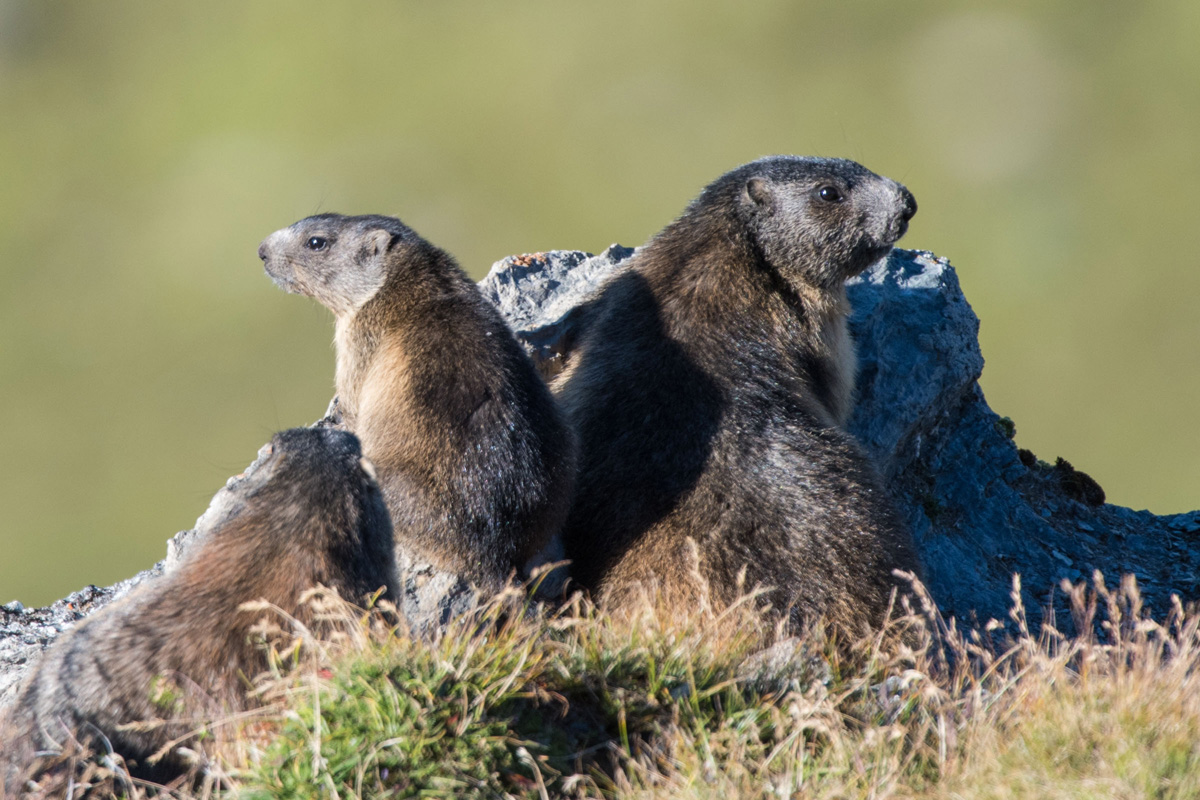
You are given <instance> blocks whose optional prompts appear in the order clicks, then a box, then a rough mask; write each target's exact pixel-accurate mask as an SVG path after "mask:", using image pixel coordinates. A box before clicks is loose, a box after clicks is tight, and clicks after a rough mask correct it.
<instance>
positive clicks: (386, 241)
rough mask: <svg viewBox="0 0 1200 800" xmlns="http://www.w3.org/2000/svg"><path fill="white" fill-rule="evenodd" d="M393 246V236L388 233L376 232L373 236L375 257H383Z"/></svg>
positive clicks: (372, 250)
mask: <svg viewBox="0 0 1200 800" xmlns="http://www.w3.org/2000/svg"><path fill="white" fill-rule="evenodd" d="M391 246H392V235H391V234H390V233H388V232H387V231H375V232H374V233H372V234H371V252H372V254H373V255H377V256H379V255H383V254H384V253H386V252H387V251H388V250H389V249H391Z"/></svg>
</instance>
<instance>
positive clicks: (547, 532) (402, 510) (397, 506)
mask: <svg viewBox="0 0 1200 800" xmlns="http://www.w3.org/2000/svg"><path fill="white" fill-rule="evenodd" d="M259 255H260V256H261V257H262V259H263V262H264V264H265V266H266V270H267V273H268V274H269V275H270V276H271V277H272V278H273V279H274V280H275V282H276V283H278V284H279V285H280V286H281V287H283V288H284V289H287V290H288V291H293V292H299V293H302V294H306V295H309V296H311V297H314V298H316V299H317V300H318V301H320V302H321V303H322V304H324V305H325V306H327V307H328V308H330V309H331V310H332V311H333V312H334V315H335V317H336V332H335V341H336V345H337V393H338V404H339V408H340V409H341V412H342V416H343V421H344V423H345V425H346V426H347V428H348V429H349V430H351V431H353V432H354V433H356V434H358V436H359V438H360V439H361V440H362V443H363V451H364V452H365V453H366V454H367V457H368V458H370V459H371V460H372V461H373V462H374V463H375V466H376V468H377V469H378V471H379V480H380V485H381V486H382V487H383V491H384V495H385V497H386V499H387V504H388V509H389V510H390V511H391V514H392V520H393V523H394V524H395V529H396V541H397V547H398V548H404V549H408V551H409V552H410V553H412V555H413V556H415V558H416V560H418V561H421V560H427V561H430V562H432V563H433V564H435V565H436V566H439V567H441V568H444V569H448V570H452V571H455V572H459V573H465V574H467V575H468V576H470V577H471V578H473V579H474V580H476V581H478V582H479V583H480V584H482V585H484V586H487V587H493V588H494V587H496V586H498V585H499V584H500V583H501V582H502V581H503V580H505V579H506V578H507V577H509V575H510V574H511V573H512V572H513V571H514V570H520V569H521V568H522V567H523V566H524V565H525V563H526V562H527V561H528V560H529V559H530V558H532V557H533V556H535V555H536V554H537V553H538V552H539V551H541V550H542V548H544V547H545V546H546V545H547V543H548V542H549V541H550V539H551V537H552V536H554V535H556V534H557V533H558V532H559V529H560V528H561V525H562V522H563V520H564V519H565V516H566V512H567V506H568V503H569V502H570V495H571V487H572V484H573V480H574V461H573V439H572V437H571V435H570V433H569V429H568V428H567V426H566V423H565V421H564V420H563V418H562V416H561V414H560V412H559V410H558V407H557V405H556V403H555V401H554V398H553V397H552V396H551V394H550V392H549V390H548V389H547V388H546V386H545V384H544V383H543V382H542V379H541V378H540V376H539V375H538V373H537V370H536V369H535V368H534V366H533V363H532V362H531V361H530V359H529V357H528V356H527V355H526V354H525V352H524V350H522V349H521V347H520V345H519V344H518V343H517V341H516V339H515V338H514V336H513V334H512V332H511V331H510V330H509V329H508V327H507V326H506V325H505V323H504V320H503V318H502V317H501V316H500V314H499V312H498V311H497V310H496V309H495V308H493V307H492V306H491V305H490V304H489V303H488V302H487V301H486V300H485V299H484V297H483V296H482V295H481V294H480V292H479V290H478V289H477V288H476V286H475V285H474V284H473V283H472V282H471V281H470V279H469V278H468V277H467V276H466V274H465V273H464V272H463V271H462V270H461V269H460V268H459V267H458V265H457V264H456V263H455V262H454V260H453V259H452V258H451V257H450V255H449V254H447V253H446V252H444V251H443V250H440V249H438V248H437V247H434V246H433V245H431V244H430V243H429V242H427V241H425V240H424V239H422V238H421V237H420V236H418V235H417V234H416V233H414V232H413V231H412V230H410V229H409V228H408V227H407V226H405V225H404V224H403V223H401V222H400V221H399V220H396V219H393V218H391V217H381V216H362V217H346V216H341V215H338V214H321V215H319V216H315V217H309V218H307V219H303V220H301V221H299V222H297V223H296V224H294V225H292V226H291V227H288V228H284V229H283V230H280V231H277V232H275V233H274V234H272V235H271V236H269V237H268V238H267V239H266V240H265V241H264V242H263V244H262V246H261V247H260V248H259Z"/></svg>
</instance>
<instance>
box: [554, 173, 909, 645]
mask: <svg viewBox="0 0 1200 800" xmlns="http://www.w3.org/2000/svg"><path fill="white" fill-rule="evenodd" d="M915 211H916V203H915V201H914V200H913V197H912V195H911V194H910V193H909V192H908V190H907V189H905V188H904V187H903V186H900V185H899V184H897V183H895V182H893V181H891V180H888V179H887V178H882V177H880V176H878V175H875V174H874V173H872V172H870V171H868V170H867V169H865V168H863V167H862V166H860V165H858V164H856V163H854V162H851V161H844V160H839V159H818V158H799V157H788V156H777V157H771V158H766V159H762V160H760V161H756V162H753V163H750V164H747V165H744V166H742V167H740V168H738V169H736V170H733V171H732V172H729V173H728V174H726V175H724V176H722V177H721V178H719V179H718V180H716V181H715V182H713V183H712V184H711V185H709V186H708V187H707V188H705V189H704V191H703V192H702V193H701V194H700V196H699V197H698V198H697V199H696V200H695V201H693V202H692V203H691V205H690V206H688V208H687V209H686V211H685V212H684V213H683V215H682V216H681V217H680V218H679V219H677V220H676V221H675V222H673V223H672V224H670V225H668V226H667V227H666V228H665V229H664V230H663V231H661V232H660V233H659V234H657V235H656V236H655V237H654V238H653V239H651V241H650V242H649V243H647V244H646V246H645V247H644V248H642V249H641V250H640V251H639V252H638V253H637V254H636V255H635V256H634V257H633V260H632V262H631V264H630V268H629V269H628V270H625V271H623V272H622V273H620V274H619V275H617V276H616V277H615V278H613V279H612V280H611V281H610V282H609V283H608V284H607V285H606V286H604V287H602V289H601V290H600V291H599V292H598V294H597V295H596V296H595V297H594V299H593V300H592V301H591V302H590V306H589V307H588V308H586V309H585V313H586V315H587V318H588V320H589V322H588V325H587V327H586V329H585V331H584V333H583V334H582V337H581V340H580V342H579V344H578V346H577V349H576V351H575V352H574V353H573V354H572V355H571V360H570V361H569V363H568V366H567V368H566V370H565V372H564V373H563V374H562V375H560V376H559V378H558V379H557V380H556V381H555V383H554V388H555V391H556V394H557V396H558V397H559V399H560V401H561V403H562V404H563V408H564V410H565V411H566V413H567V414H568V417H569V419H570V420H571V421H572V423H573V424H574V426H575V427H576V430H577V433H578V435H579V441H580V454H579V458H580V468H579V475H578V482H577V486H576V500H575V503H574V505H573V507H572V511H571V514H570V517H569V519H568V522H567V525H566V528H565V529H564V542H565V545H566V554H567V556H568V558H570V559H572V569H573V574H574V575H575V576H576V578H577V579H579V580H580V581H581V583H583V584H584V585H585V586H588V587H591V588H594V589H599V590H600V591H601V594H602V596H603V597H604V598H607V600H608V602H609V603H610V604H612V603H614V602H617V601H618V599H619V598H621V597H624V596H625V594H626V593H627V592H628V591H629V590H630V589H631V588H632V587H635V586H638V585H640V586H641V587H643V588H651V587H652V588H653V589H654V590H655V591H657V592H658V593H659V598H660V600H661V601H662V602H664V603H666V604H667V605H668V606H676V607H678V608H680V609H681V610H686V609H688V608H694V607H696V605H697V604H698V603H700V602H702V601H703V600H705V599H708V600H711V601H717V602H723V601H729V600H732V599H733V597H732V595H733V594H734V593H735V592H736V587H737V586H738V579H739V577H740V576H744V577H745V588H746V589H749V588H752V587H753V586H755V585H756V584H757V585H760V586H762V587H770V593H769V594H768V597H769V599H770V601H771V603H772V605H773V607H774V608H775V609H777V610H780V611H782V610H784V609H790V610H791V613H792V615H793V618H795V619H797V620H801V619H812V618H815V617H817V616H823V617H825V618H827V619H829V620H832V621H833V622H835V623H837V624H840V625H843V626H849V627H853V628H854V629H855V630H856V632H857V630H858V629H860V628H861V627H862V626H863V625H864V624H871V623H874V622H877V621H878V619H879V618H880V616H881V615H882V613H883V611H884V609H885V606H886V602H887V598H888V595H889V593H890V590H891V587H892V586H893V584H894V580H893V577H892V574H891V573H892V570H893V568H904V569H915V568H916V558H915V555H914V552H913V546H912V542H911V539H910V536H909V534H908V532H907V530H906V528H905V526H904V525H903V523H902V522H901V521H900V520H899V518H898V517H897V515H896V513H895V511H894V509H893V508H892V505H891V503H890V502H889V500H888V497H887V492H886V490H885V489H884V487H883V486H882V485H881V482H880V479H879V478H878V476H877V475H876V473H875V471H874V469H873V468H872V466H871V464H870V463H869V462H868V459H867V458H866V457H865V455H864V454H863V453H862V452H861V451H860V449H859V448H858V447H857V445H856V443H855V442H854V441H853V439H852V438H851V437H850V436H849V435H848V434H847V433H845V432H844V431H843V430H842V429H841V427H840V426H841V424H842V423H843V422H844V421H845V420H846V418H847V416H848V415H849V412H850V408H851V395H852V391H853V381H854V351H853V347H852V344H851V341H850V337H849V334H848V332H847V328H846V315H847V312H848V303H847V299H846V294H845V288H844V282H845V280H846V279H847V278H849V277H851V276H853V275H856V274H858V273H859V272H861V271H862V270H864V269H865V268H866V267H867V266H869V265H870V264H872V263H873V262H875V261H878V260H879V259H881V258H884V257H885V256H886V255H887V253H888V252H889V251H890V250H891V248H892V244H893V243H894V242H895V241H896V240H897V239H899V238H900V237H901V236H902V235H903V234H904V232H905V230H906V229H907V225H908V220H909V219H910V218H911V217H912V215H913V214H914V213H915ZM743 571H744V572H743Z"/></svg>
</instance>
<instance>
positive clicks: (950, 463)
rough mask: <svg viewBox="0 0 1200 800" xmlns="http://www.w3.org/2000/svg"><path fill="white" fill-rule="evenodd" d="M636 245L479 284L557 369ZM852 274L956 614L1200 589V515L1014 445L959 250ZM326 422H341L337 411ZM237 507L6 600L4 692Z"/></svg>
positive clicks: (858, 314)
mask: <svg viewBox="0 0 1200 800" xmlns="http://www.w3.org/2000/svg"><path fill="white" fill-rule="evenodd" d="M632 252H633V251H632V250H631V249H629V248H625V247H620V246H618V245H614V246H612V247H610V248H609V249H608V250H606V251H605V252H604V253H602V254H600V255H597V256H589V255H588V254H586V253H579V252H576V251H554V252H549V253H537V254H531V255H523V256H513V257H510V258H507V259H504V260H503V261H501V262H498V263H497V264H496V265H495V266H494V267H493V268H492V271H491V273H490V274H489V275H488V276H487V277H486V278H485V279H484V280H483V281H482V282H481V283H480V288H481V289H482V290H483V292H484V294H485V295H486V296H487V297H488V298H489V299H490V300H491V301H492V302H493V303H495V304H496V305H497V306H498V307H499V308H500V309H501V311H502V312H503V313H504V315H505V317H506V318H507V319H508V321H509V324H510V325H511V326H512V328H513V330H514V331H516V333H517V335H518V336H519V337H520V338H521V340H522V341H523V342H524V343H525V345H526V347H527V349H528V350H529V352H530V354H531V355H533V356H534V358H535V359H537V360H538V362H539V364H540V365H541V366H542V369H543V372H544V373H545V374H547V375H553V374H555V373H557V372H558V371H559V370H560V369H561V368H562V365H563V363H565V361H566V360H567V359H569V358H570V353H571V348H572V347H573V345H574V340H575V336H576V333H577V327H578V324H579V316H580V315H579V314H578V313H577V309H578V307H579V305H580V304H581V303H582V302H583V301H584V300H585V299H586V297H587V296H588V294H589V293H590V292H591V291H592V290H593V289H594V288H595V287H596V285H597V284H598V283H599V282H600V281H602V280H603V279H604V277H605V276H607V275H609V274H611V273H612V272H613V271H614V270H619V269H621V262H622V261H623V260H625V259H626V258H628V257H629V255H630V254H632ZM848 286H849V294H850V301H851V304H852V305H853V307H854V314H853V317H852V320H851V328H852V330H853V333H854V337H855V340H856V342H857V344H858V353H859V376H858V398H857V404H856V407H855V412H854V416H853V418H852V419H851V421H850V429H851V432H852V433H853V434H854V435H855V436H856V437H858V439H859V441H860V442H862V444H863V445H864V447H866V449H867V450H868V452H870V454H871V455H872V456H873V457H874V458H875V460H876V462H877V464H878V465H879V468H880V470H881V471H882V472H883V474H884V476H885V477H886V478H887V479H888V482H889V485H890V486H891V488H892V492H893V494H894V495H895V498H896V500H897V502H898V503H899V505H900V507H901V508H902V510H903V513H904V514H905V516H906V517H907V519H908V522H909V524H910V525H911V527H912V530H913V534H914V536H915V538H916V541H917V545H918V548H919V550H920V553H921V557H922V559H923V561H924V564H925V573H926V575H925V577H926V580H927V583H928V586H929V589H930V592H931V593H932V595H933V596H934V598H935V599H936V600H937V601H938V603H939V605H940V607H941V609H942V611H943V612H944V613H945V614H947V615H955V616H957V617H959V618H960V619H963V620H964V621H976V620H977V621H980V622H982V621H985V620H987V619H989V618H997V619H1004V618H1005V616H1006V613H1007V611H1008V608H1009V606H1010V597H1009V595H1010V591H1011V586H1012V575H1013V573H1020V574H1021V576H1022V591H1023V594H1024V600H1025V605H1026V607H1027V609H1030V610H1031V612H1033V620H1032V621H1033V622H1034V623H1035V624H1036V622H1037V609H1041V608H1043V607H1044V606H1046V605H1047V603H1048V602H1051V603H1052V602H1054V598H1053V594H1054V592H1055V590H1056V587H1057V586H1058V585H1059V583H1060V582H1061V581H1062V580H1063V579H1068V580H1072V581H1079V580H1084V579H1088V578H1090V577H1091V574H1092V571H1093V570H1100V571H1101V572H1103V573H1104V574H1105V575H1106V576H1109V577H1110V578H1111V579H1115V578H1116V577H1117V576H1119V575H1122V574H1124V573H1133V574H1135V575H1136V576H1137V578H1138V582H1139V584H1140V586H1141V589H1142V594H1143V597H1144V598H1145V599H1146V601H1147V603H1148V605H1150V607H1151V608H1158V609H1160V610H1161V609H1164V608H1165V607H1166V604H1167V602H1168V600H1169V596H1170V594H1172V593H1174V594H1178V595H1179V596H1180V597H1181V598H1182V599H1184V600H1185V601H1188V600H1195V599H1197V598H1200V512H1190V513H1186V514H1175V515H1169V516H1155V515H1153V514H1150V513H1148V512H1145V511H1133V510H1130V509H1128V508H1122V507H1119V506H1113V505H1106V504H1104V502H1103V491H1102V490H1101V489H1100V487H1099V486H1097V485H1096V483H1095V482H1094V481H1092V480H1091V479H1090V478H1088V477H1087V476H1086V475H1084V474H1083V473H1081V472H1078V471H1076V470H1075V469H1073V468H1072V467H1071V465H1070V464H1069V463H1067V462H1066V461H1063V460H1061V459H1057V460H1055V463H1053V464H1051V463H1048V461H1042V460H1039V459H1037V458H1036V456H1034V455H1033V454H1032V453H1028V452H1027V451H1019V450H1018V449H1017V447H1016V445H1015V444H1014V442H1013V435H1014V433H1015V428H1014V425H1013V423H1012V422H1011V421H1010V420H1008V419H1006V418H1003V417H1000V416H998V415H997V414H995V413H994V412H993V411H992V410H991V409H990V408H988V405H987V402H986V401H985V400H984V397H983V392H982V391H981V390H980V388H979V383H978V379H979V376H980V373H981V372H982V370H983V356H982V355H981V353H980V351H979V343H978V339H977V333H978V329H979V321H978V319H977V318H976V317H975V315H974V313H973V312H972V311H971V308H970V306H969V305H968V304H967V302H966V299H965V298H964V297H963V295H962V291H961V290H960V288H959V285H958V279H957V277H956V276H955V274H954V270H953V268H952V267H951V266H950V264H949V263H948V262H947V261H945V260H944V259H939V258H937V257H935V256H933V255H932V254H929V253H921V252H910V251H904V250H897V251H895V252H894V253H893V254H892V256H891V257H890V258H889V259H888V260H887V261H886V262H884V263H881V264H879V265H877V266H875V267H874V268H872V269H871V270H868V271H867V272H866V273H864V274H863V275H861V276H859V277H858V278H855V279H854V280H852V281H850V283H849V285H848ZM317 424H337V419H336V413H334V414H332V415H331V416H329V417H327V418H326V419H324V420H322V421H321V422H319V423H317ZM251 469H253V465H251ZM231 480H237V478H234V479H231ZM229 512H230V509H222V508H213V509H210V510H209V511H207V512H206V513H205V516H202V517H201V518H200V520H198V522H197V527H196V529H195V530H194V531H185V532H183V533H181V534H178V535H177V536H176V537H175V538H174V539H173V540H172V541H171V543H170V544H169V546H168V552H169V557H168V559H167V562H166V564H165V565H163V564H160V565H158V566H157V567H155V570H151V571H150V572H147V573H142V574H141V575H138V576H136V577H135V578H132V579H130V580H129V581H124V582H122V583H120V584H117V585H116V586H114V587H109V588H108V589H97V588H95V587H88V588H86V589H84V590H81V591H80V592H76V593H75V594H74V595H71V597H68V598H66V599H64V600H60V601H59V602H57V603H55V604H54V605H52V606H50V607H48V608H44V609H21V608H19V607H18V606H15V605H11V604H10V605H9V606H3V607H0V704H2V703H3V701H4V698H5V695H6V691H7V694H9V695H11V692H12V686H13V684H14V682H15V681H16V680H17V678H18V677H19V675H20V674H21V673H22V672H23V671H24V669H25V668H26V667H27V666H28V664H30V663H32V661H33V660H35V659H36V657H37V654H38V653H39V652H40V650H41V648H43V647H44V646H45V645H46V644H47V643H48V642H49V641H51V640H52V639H53V638H54V636H55V635H57V633H58V632H59V631H60V630H62V628H63V627H65V626H66V625H69V624H70V623H71V622H73V621H74V620H76V619H79V618H81V617H82V616H85V615H86V614H88V613H91V611H93V610H95V609H96V608H99V607H101V606H102V605H104V604H105V603H107V602H109V601H110V600H111V599H113V598H114V597H116V596H118V595H120V594H121V593H123V592H124V591H127V590H128V588H130V587H131V586H132V585H134V584H136V582H138V581H140V580H146V579H152V578H153V575H154V574H155V572H156V571H159V570H161V569H163V568H164V566H165V567H166V568H168V569H169V568H170V565H171V561H172V560H173V559H174V558H176V557H177V555H178V553H179V552H180V551H181V550H183V549H186V547H187V544H188V541H189V540H190V538H192V537H194V536H197V535H203V530H204V528H205V527H206V525H208V524H211V522H212V521H213V520H214V519H215V518H216V517H217V516H218V515H220V514H225V513H229ZM404 580H405V597H404V599H403V606H404V610H405V612H406V613H407V614H408V615H409V616H410V618H411V619H412V620H413V622H414V623H415V624H416V625H417V626H418V627H425V628H432V627H436V626H437V625H438V624H440V623H441V622H443V621H444V620H445V619H447V618H449V617H450V616H452V615H453V614H456V613H460V612H461V611H462V610H463V609H464V608H465V607H467V606H469V605H470V602H471V593H470V589H469V587H467V586H466V585H465V583H463V582H462V581H460V580H458V579H457V576H453V575H445V574H442V573H438V572H437V571H435V570H432V569H431V568H429V567H428V565H411V566H410V568H409V569H408V570H407V572H406V575H405V576H404ZM1060 596H1061V595H1060Z"/></svg>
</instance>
